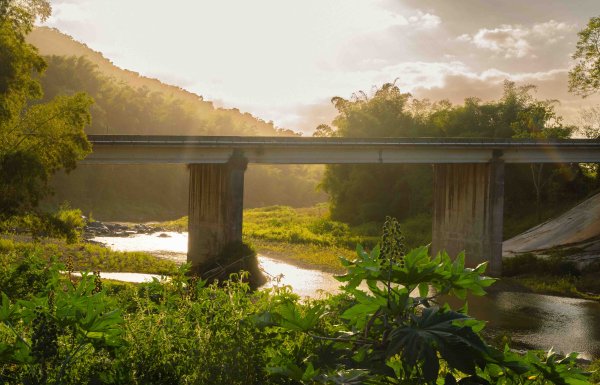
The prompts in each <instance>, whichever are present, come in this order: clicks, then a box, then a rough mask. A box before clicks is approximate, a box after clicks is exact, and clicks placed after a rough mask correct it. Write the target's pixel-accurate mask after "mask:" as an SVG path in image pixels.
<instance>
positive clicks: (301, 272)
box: [94, 232, 600, 359]
mask: <svg viewBox="0 0 600 385" xmlns="http://www.w3.org/2000/svg"><path fill="white" fill-rule="evenodd" d="M159 234H160V233H156V234H151V235H136V236H132V237H127V238H113V237H110V238H106V237H105V238H100V237H99V238H95V239H94V240H95V241H98V242H102V243H105V244H107V245H108V246H109V247H111V248H113V249H115V250H122V251H149V252H152V253H153V254H155V255H159V256H162V257H166V258H170V259H172V260H175V261H178V262H185V260H186V251H187V234H185V233H181V234H180V233H172V232H168V233H164V234H166V235H167V237H165V236H163V237H160V236H159ZM259 263H260V265H261V267H262V268H263V270H264V271H266V273H267V274H268V275H269V276H271V277H273V278H274V279H273V280H271V282H269V283H267V286H272V285H274V284H276V283H279V284H284V285H290V286H292V288H293V289H294V291H295V292H296V293H298V294H299V295H301V296H312V297H314V296H318V295H319V293H320V292H321V291H323V292H337V291H338V287H339V282H338V281H336V280H335V279H334V278H333V276H332V275H331V274H329V273H325V272H322V271H319V270H309V269H302V268H298V267H295V266H293V265H290V264H287V263H285V262H282V261H279V260H276V259H272V258H268V257H264V256H259ZM453 301H454V300H449V302H453ZM453 305H454V306H460V305H459V304H458V302H456V303H453ZM469 313H470V314H471V315H472V316H473V317H475V318H477V319H482V320H486V321H488V327H487V329H489V330H490V331H492V332H493V333H495V334H508V335H510V336H511V338H512V340H513V341H514V342H517V343H520V344H522V345H524V346H527V347H532V348H538V349H549V348H551V347H554V349H555V350H557V351H562V352H565V353H566V352H570V351H579V352H582V353H583V357H584V358H588V359H590V358H598V357H600V303H597V302H593V301H586V300H581V299H573V298H562V297H553V296H547V295H540V294H531V293H514V292H501V293H492V294H489V295H487V296H485V297H472V298H469Z"/></svg>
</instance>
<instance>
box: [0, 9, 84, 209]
mask: <svg viewBox="0 0 600 385" xmlns="http://www.w3.org/2000/svg"><path fill="white" fill-rule="evenodd" d="M49 12H50V5H49V3H48V2H47V1H45V0H29V1H17V0H0V215H1V216H7V215H13V214H17V213H20V212H23V211H27V210H30V209H33V208H34V207H35V206H36V205H37V203H38V202H39V200H40V199H41V198H42V197H44V196H45V195H47V194H48V193H49V189H48V179H49V177H50V176H51V175H52V174H54V173H56V172H57V171H58V170H61V169H65V170H67V171H68V170H72V169H73V168H75V165H76V162H77V161H78V160H81V159H82V158H83V157H85V155H87V154H88V153H89V152H90V151H91V146H90V143H89V142H88V141H87V137H86V135H85V133H84V131H83V129H84V127H85V126H86V125H88V124H89V123H90V115H89V107H90V105H91V104H92V100H91V99H90V98H89V97H88V96H86V95H84V94H76V95H73V96H70V97H57V98H55V99H53V100H52V101H50V102H48V103H38V104H35V100H36V99H39V98H41V97H42V89H41V86H40V83H39V81H38V80H37V75H39V74H41V73H42V72H43V71H44V69H45V67H46V64H45V62H44V60H43V58H42V57H41V56H40V55H39V54H38V52H37V50H36V49H35V47H33V46H31V45H30V44H27V43H26V42H25V36H26V34H27V33H29V32H30V31H31V29H32V27H33V23H34V21H35V19H36V18H37V17H39V18H45V17H48V15H49Z"/></svg>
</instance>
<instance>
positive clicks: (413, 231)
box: [157, 204, 431, 272]
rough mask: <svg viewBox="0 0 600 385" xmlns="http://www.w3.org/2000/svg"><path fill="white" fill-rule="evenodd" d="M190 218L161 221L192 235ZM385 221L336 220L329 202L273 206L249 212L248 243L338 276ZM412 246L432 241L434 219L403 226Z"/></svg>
mask: <svg viewBox="0 0 600 385" xmlns="http://www.w3.org/2000/svg"><path fill="white" fill-rule="evenodd" d="M187 224H188V219H187V217H183V218H180V219H177V220H174V221H169V222H162V223H159V224H157V226H158V227H159V228H161V229H163V230H168V231H187ZM381 226H382V224H381V223H377V222H369V223H365V224H362V225H359V226H348V225H347V224H345V223H342V222H338V221H334V220H331V219H330V218H329V209H328V207H327V205H326V204H319V205H316V206H314V207H307V208H292V207H289V206H269V207H262V208H255V209H247V210H244V228H243V237H244V241H245V242H248V243H251V244H252V245H253V246H254V247H255V248H256V250H257V251H258V252H259V253H261V254H264V255H267V256H269V255H271V256H275V257H278V258H283V259H286V260H288V261H291V262H293V263H295V264H297V265H301V266H303V267H312V268H320V269H323V270H327V271H332V272H339V271H341V270H342V266H341V264H340V262H339V257H340V256H344V257H346V258H354V256H355V255H356V253H355V250H356V245H358V244H361V245H362V246H363V247H365V248H367V249H369V248H372V247H374V246H375V245H376V244H377V243H378V242H379V240H380V234H381ZM402 226H403V230H404V234H405V242H406V245H407V247H409V248H412V247H417V246H419V245H423V244H428V243H430V242H431V217H430V216H429V215H426V214H425V215H419V216H416V217H413V218H410V219H409V220H407V221H405V222H403V223H402Z"/></svg>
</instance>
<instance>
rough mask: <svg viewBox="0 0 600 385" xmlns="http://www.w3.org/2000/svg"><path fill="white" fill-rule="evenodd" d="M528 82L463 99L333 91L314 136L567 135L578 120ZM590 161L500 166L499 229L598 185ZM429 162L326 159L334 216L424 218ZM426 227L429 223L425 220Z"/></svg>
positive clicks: (533, 218)
mask: <svg viewBox="0 0 600 385" xmlns="http://www.w3.org/2000/svg"><path fill="white" fill-rule="evenodd" d="M534 90H535V87H534V86H531V85H526V86H517V85H515V84H514V83H512V82H509V81H506V82H505V84H504V93H503V96H502V98H501V99H500V100H496V101H488V102H483V101H481V100H479V99H477V98H468V99H466V100H465V101H464V104H462V105H452V104H450V103H449V102H447V101H439V102H430V101H428V100H418V99H414V98H412V97H411V95H410V94H407V93H402V92H401V91H400V89H399V88H398V87H396V86H395V85H394V84H390V83H388V84H385V85H383V86H382V87H381V88H379V89H378V90H377V91H376V92H374V93H373V95H367V94H366V93H362V92H360V93H357V94H355V95H353V97H352V98H350V99H344V98H340V97H335V98H333V99H332V102H333V103H334V105H335V107H336V108H337V110H338V112H339V114H338V116H337V117H336V118H335V120H334V121H333V127H330V126H328V125H321V126H319V127H318V129H317V131H316V132H315V135H317V136H343V137H481V138H484V137H487V138H534V139H535V138H538V139H543V138H557V139H560V138H568V137H570V136H571V134H572V133H573V132H574V131H575V130H576V127H572V126H567V125H565V124H563V122H562V119H561V117H559V116H557V115H556V113H555V112H554V104H555V102H554V101H551V100H538V99H536V98H535V97H534V95H533V91H534ZM594 170H595V167H591V166H588V165H580V164H554V165H515V164H509V165H507V166H506V182H505V200H504V201H505V236H512V235H516V233H518V232H520V231H524V230H526V229H527V228H529V227H530V226H532V225H534V224H537V223H539V222H540V221H541V220H543V219H546V218H547V217H549V216H552V215H555V214H557V213H558V212H560V211H561V210H564V209H566V208H568V207H569V206H570V205H573V204H574V203H575V202H577V201H579V200H581V199H583V198H585V197H586V196H588V195H589V194H590V193H592V192H594V191H596V190H597V189H598V187H600V185H599V180H598V178H597V174H596V173H595V171H594ZM432 174H433V172H432V167H431V166H429V165H331V166H327V171H326V174H325V177H324V180H323V182H322V186H323V188H324V190H325V191H326V192H328V193H329V194H330V200H331V214H332V217H333V219H337V220H342V221H345V222H348V223H351V224H360V223H365V222H382V221H383V219H384V218H385V217H386V216H388V215H391V216H395V217H397V218H401V219H402V220H403V221H407V220H411V219H413V218H415V217H418V218H421V219H422V220H430V219H429V218H430V215H423V214H424V213H430V212H431V201H432V200H431V193H432ZM424 227H427V226H424Z"/></svg>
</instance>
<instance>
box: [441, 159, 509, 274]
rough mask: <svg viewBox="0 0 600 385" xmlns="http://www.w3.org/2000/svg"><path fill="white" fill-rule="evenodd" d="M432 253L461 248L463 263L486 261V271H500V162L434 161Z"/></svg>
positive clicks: (502, 187) (502, 204)
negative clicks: (462, 162) (446, 162)
mask: <svg viewBox="0 0 600 385" xmlns="http://www.w3.org/2000/svg"><path fill="white" fill-rule="evenodd" d="M433 184H434V186H433V234H432V238H433V239H432V244H431V248H432V253H434V254H437V252H438V251H441V250H446V251H447V252H448V253H449V254H450V256H451V257H454V256H456V255H457V254H458V253H459V252H460V251H462V250H464V251H465V254H466V263H467V266H470V267H474V266H476V265H477V264H479V263H481V262H484V261H488V262H489V263H488V268H487V271H486V274H489V275H492V276H499V275H500V274H501V272H502V225H503V210H504V161H502V160H501V159H499V157H498V156H494V159H493V160H492V161H491V162H490V163H483V164H435V165H434V176H433Z"/></svg>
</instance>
